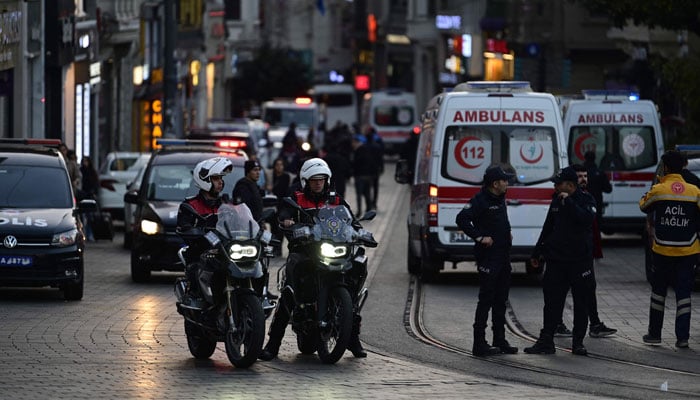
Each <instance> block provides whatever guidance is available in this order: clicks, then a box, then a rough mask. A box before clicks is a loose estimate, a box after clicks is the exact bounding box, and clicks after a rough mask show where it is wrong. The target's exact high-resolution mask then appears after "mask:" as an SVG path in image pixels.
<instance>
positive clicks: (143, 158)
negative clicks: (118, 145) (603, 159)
mask: <svg viewBox="0 0 700 400" xmlns="http://www.w3.org/2000/svg"><path fill="white" fill-rule="evenodd" d="M150 158H151V154H150V153H138V152H124V151H117V152H112V153H109V154H107V157H106V158H105V161H104V163H103V164H102V166H101V167H100V189H99V191H98V194H97V196H98V201H99V203H100V207H101V208H102V209H103V210H104V211H109V213H110V214H112V218H113V219H123V218H124V193H126V185H127V184H128V183H129V182H131V181H133V180H134V178H136V175H137V174H138V172H139V170H140V169H141V167H143V166H145V165H146V164H148V160H149V159H150Z"/></svg>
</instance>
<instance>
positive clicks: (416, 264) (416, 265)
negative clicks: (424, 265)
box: [406, 243, 421, 275]
mask: <svg viewBox="0 0 700 400" xmlns="http://www.w3.org/2000/svg"><path fill="white" fill-rule="evenodd" d="M406 265H407V266H408V273H409V274H413V275H418V274H420V270H421V265H420V258H418V257H417V256H416V255H415V254H413V252H412V251H411V244H410V243H408V244H407V245H406Z"/></svg>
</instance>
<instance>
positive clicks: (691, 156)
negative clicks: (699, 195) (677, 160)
mask: <svg viewBox="0 0 700 400" xmlns="http://www.w3.org/2000/svg"><path fill="white" fill-rule="evenodd" d="M676 150H678V151H680V152H681V153H683V154H684V155H685V156H686V158H687V159H688V166H687V167H686V168H687V169H688V171H690V172H691V173H693V174H695V176H699V177H700V145H678V146H676ZM661 176H664V164H663V160H660V161H659V164H658V165H657V166H656V173H655V174H654V178H653V180H652V182H651V186H653V185H655V184H657V183H658V182H659V177H661ZM651 186H650V187H651ZM653 237H654V236H653V225H652V223H651V221H650V219H649V218H647V223H646V231H645V232H644V270H645V272H646V278H647V282H650V283H651V270H652V266H653V258H652V255H651V253H652V251H651V245H652V241H653V240H654V239H653ZM695 288H696V290H698V289H700V255H699V256H698V263H696V264H695Z"/></svg>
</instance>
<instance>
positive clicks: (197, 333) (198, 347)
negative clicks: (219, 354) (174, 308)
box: [185, 320, 216, 360]
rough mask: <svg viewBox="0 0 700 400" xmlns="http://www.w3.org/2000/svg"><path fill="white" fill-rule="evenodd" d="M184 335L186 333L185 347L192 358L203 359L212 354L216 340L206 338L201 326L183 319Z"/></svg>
mask: <svg viewBox="0 0 700 400" xmlns="http://www.w3.org/2000/svg"><path fill="white" fill-rule="evenodd" d="M185 335H187V347H189V349H190V353H192V356H193V357H194V358H196V359H199V360H203V359H207V358H209V357H211V355H212V354H214V350H216V340H212V339H210V338H208V337H207V336H206V335H205V333H204V331H203V330H202V328H200V327H199V326H197V325H196V324H194V323H192V322H190V321H188V320H185Z"/></svg>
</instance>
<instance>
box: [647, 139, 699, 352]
mask: <svg viewBox="0 0 700 400" xmlns="http://www.w3.org/2000/svg"><path fill="white" fill-rule="evenodd" d="M661 160H662V162H663V171H664V176H662V177H661V178H660V181H659V183H657V184H655V185H654V186H652V187H651V189H650V190H649V192H647V193H646V194H645V195H644V196H643V197H642V198H641V199H640V200H639V209H640V210H642V212H644V213H646V214H648V215H649V216H650V218H651V223H652V224H653V228H654V230H653V242H652V248H651V250H652V257H653V268H652V271H651V302H650V307H649V329H648V332H647V334H646V335H644V336H643V338H642V340H643V341H644V343H647V344H652V345H655V344H660V343H661V328H662V327H663V322H664V310H665V308H666V292H667V290H668V286H673V291H674V292H675V294H676V329H675V330H676V347H678V348H687V347H688V338H689V337H690V310H691V306H690V294H691V291H692V288H693V281H694V274H693V273H694V267H695V263H696V262H697V259H698V258H697V257H698V256H697V255H698V253H700V242H699V241H698V225H699V224H700V189H698V188H697V186H695V185H692V184H688V183H687V182H685V181H684V180H683V178H682V176H681V171H682V170H683V165H684V163H685V159H684V157H683V155H682V154H681V153H680V152H678V151H676V150H669V151H667V152H666V153H664V155H663V156H662V157H661Z"/></svg>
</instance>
